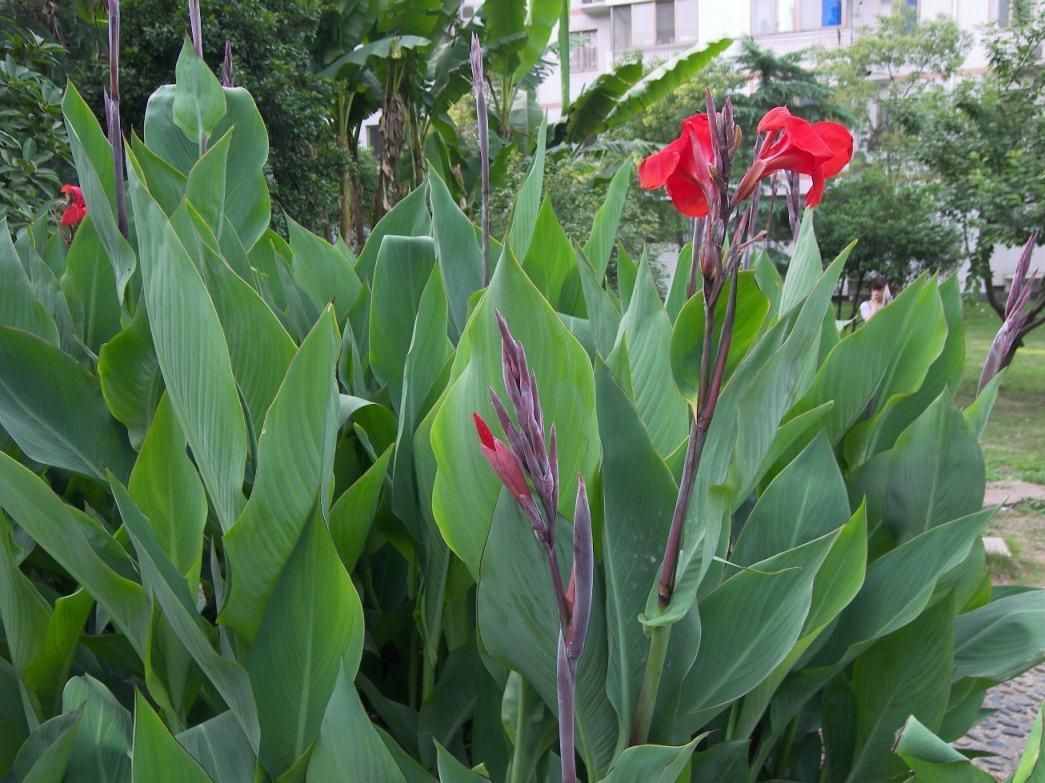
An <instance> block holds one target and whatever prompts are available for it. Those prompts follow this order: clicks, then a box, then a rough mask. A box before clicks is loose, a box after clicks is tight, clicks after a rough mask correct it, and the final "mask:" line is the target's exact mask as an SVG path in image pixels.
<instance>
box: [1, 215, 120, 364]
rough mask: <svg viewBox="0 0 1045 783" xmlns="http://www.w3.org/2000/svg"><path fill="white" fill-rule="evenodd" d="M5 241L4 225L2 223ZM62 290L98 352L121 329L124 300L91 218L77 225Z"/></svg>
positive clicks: (86, 340) (86, 339)
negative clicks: (120, 296)
mask: <svg viewBox="0 0 1045 783" xmlns="http://www.w3.org/2000/svg"><path fill="white" fill-rule="evenodd" d="M2 242H3V228H2V227H0V243H2ZM2 254H3V250H2V248H0V255H2ZM0 263H2V260H0ZM4 277H5V279H6V280H10V279H11V278H10V277H9V276H7V275H5V276H4ZM62 290H63V291H64V292H65V298H66V300H67V301H68V303H69V308H70V310H71V311H72V313H73V316H74V318H75V319H76V321H77V323H78V324H80V326H81V334H82V335H83V342H84V344H85V345H86V346H87V347H88V348H90V349H91V350H92V351H94V352H95V353H97V352H98V351H100V350H101V347H102V345H103V344H104V343H106V342H108V341H109V340H110V339H112V337H113V336H115V335H116V334H117V333H118V332H119V331H120V302H119V300H118V299H117V298H116V278H114V277H113V272H112V266H110V265H109V262H108V261H107V260H106V258H105V250H104V249H103V248H102V244H101V241H100V240H99V238H98V232H97V231H95V229H94V223H93V222H92V221H91V219H90V218H87V219H85V220H84V221H83V222H82V223H81V224H80V226H79V228H77V229H76V236H75V237H74V238H73V243H72V246H71V247H70V248H69V254H68V255H67V256H66V258H65V275H64V276H63V277H62ZM13 325H14V324H13ZM28 331H35V330H32V329H30V330H28ZM37 334H39V332H37ZM41 336H43V335H41Z"/></svg>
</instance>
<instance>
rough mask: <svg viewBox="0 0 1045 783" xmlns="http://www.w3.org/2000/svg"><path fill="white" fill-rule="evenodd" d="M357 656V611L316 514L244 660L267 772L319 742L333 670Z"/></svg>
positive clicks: (348, 670) (352, 668)
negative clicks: (256, 712)
mask: <svg viewBox="0 0 1045 783" xmlns="http://www.w3.org/2000/svg"><path fill="white" fill-rule="evenodd" d="M236 573H238V572H236V571H233V576H234V577H235V575H236ZM232 591H233V592H232V594H231V595H232V596H234V595H235V591H236V585H235V583H234V584H233V586H232ZM362 651H363V607H362V605H361V604H360V602H359V596H358V595H357V594H356V590H355V587H353V585H352V580H351V579H350V578H349V576H348V572H346V571H345V568H344V566H343V565H342V564H341V561H340V560H339V559H338V556H337V551H336V550H335V549H334V542H333V541H332V540H331V538H330V533H329V532H328V531H327V527H326V524H325V523H324V522H323V520H322V519H321V518H320V516H319V515H318V514H316V515H315V516H313V517H312V519H311V521H310V522H309V523H308V524H307V525H306V527H305V529H304V530H303V531H302V532H301V536H300V538H299V540H298V542H297V546H296V547H295V549H294V551H293V552H292V553H291V554H290V557H289V559H288V560H287V562H286V565H285V567H284V568H283V571H282V573H281V574H280V577H279V581H278V582H277V583H276V585H275V589H274V590H273V592H272V597H271V598H270V600H269V601H268V605H267V607H266V609H265V615H264V618H263V621H262V623H261V627H260V628H259V630H258V634H257V638H256V640H255V643H254V646H253V647H252V648H251V649H250V652H249V653H248V654H247V658H246V665H247V671H248V672H249V673H250V678H251V682H252V683H253V684H254V692H255V694H256V698H257V701H258V715H259V718H260V720H261V727H262V735H261V737H262V739H261V752H260V759H261V763H262V764H263V765H264V766H265V768H266V769H268V770H269V771H270V772H271V773H272V774H276V773H278V772H281V771H283V770H285V769H287V768H289V767H290V766H291V765H292V764H293V763H294V762H295V760H297V759H298V758H299V757H300V756H301V755H302V754H303V753H305V752H306V751H308V749H309V748H310V747H311V746H312V744H313V743H314V742H315V741H316V740H317V738H318V737H319V736H320V726H321V724H322V723H323V716H324V714H325V713H326V711H327V705H328V702H329V701H330V700H331V697H332V695H333V693H334V689H335V684H336V682H337V679H338V676H339V672H341V671H342V667H344V669H343V671H344V675H345V677H352V676H354V675H355V672H356V670H357V668H358V667H359V660H360V657H361V655H362Z"/></svg>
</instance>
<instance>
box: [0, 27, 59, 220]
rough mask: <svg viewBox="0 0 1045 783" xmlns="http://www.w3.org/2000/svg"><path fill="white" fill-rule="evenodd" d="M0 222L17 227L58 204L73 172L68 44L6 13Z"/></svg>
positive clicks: (0, 83) (0, 68)
mask: <svg viewBox="0 0 1045 783" xmlns="http://www.w3.org/2000/svg"><path fill="white" fill-rule="evenodd" d="M0 26H2V27H3V28H4V33H3V35H0V107H2V110H0V117H2V118H3V121H2V124H0V221H3V220H5V219H6V220H7V221H8V224H9V225H10V227H11V228H12V229H16V230H17V229H18V228H21V227H22V226H24V225H26V224H27V223H30V222H31V221H32V220H33V218H34V217H35V216H36V215H37V214H38V213H39V211H40V210H41V209H46V208H47V207H48V206H49V205H53V204H54V203H55V201H56V198H57V196H58V188H59V187H60V186H61V184H62V182H63V180H64V179H65V178H68V177H69V176H70V175H71V173H72V162H71V160H70V156H69V140H68V138H67V137H66V133H65V125H64V124H63V122H62V90H61V88H60V87H58V86H57V85H56V84H55V83H54V81H52V78H51V77H52V76H53V75H54V74H55V73H56V71H57V70H58V69H59V67H60V62H61V57H62V54H63V49H62V47H61V46H60V45H58V44H56V43H50V42H48V41H45V40H44V39H43V38H42V37H41V36H39V35H37V34H36V33H34V32H32V31H31V30H28V29H25V28H22V27H20V26H17V25H15V24H14V23H13V20H9V19H5V18H4V17H0Z"/></svg>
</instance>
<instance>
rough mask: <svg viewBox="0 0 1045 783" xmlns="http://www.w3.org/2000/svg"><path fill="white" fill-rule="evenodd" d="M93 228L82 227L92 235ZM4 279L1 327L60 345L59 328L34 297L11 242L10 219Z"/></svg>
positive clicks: (2, 245)
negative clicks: (24, 332) (10, 327)
mask: <svg viewBox="0 0 1045 783" xmlns="http://www.w3.org/2000/svg"><path fill="white" fill-rule="evenodd" d="M89 226H90V219H86V220H85V221H84V223H83V225H81V229H84V228H86V229H87V233H88V235H90V232H91V231H92V229H91V228H90V227H89ZM74 246H75V245H74ZM0 276H2V277H3V280H4V285H3V287H0V326H12V327H14V328H16V329H23V330H25V331H27V332H30V333H31V334H35V335H36V336H37V337H40V338H41V339H43V340H46V341H47V342H49V343H51V344H52V345H58V326H57V325H56V324H55V322H54V318H52V317H51V315H50V314H49V313H48V312H47V309H46V308H45V307H44V306H43V304H41V302H40V301H39V300H38V299H37V298H36V295H35V294H34V293H33V289H32V286H31V284H30V282H29V276H28V274H27V273H26V271H25V267H24V266H23V265H22V262H21V260H20V259H19V258H18V252H17V251H16V250H15V246H14V243H13V242H12V241H11V234H10V232H9V230H8V228H7V220H6V218H5V219H3V220H0Z"/></svg>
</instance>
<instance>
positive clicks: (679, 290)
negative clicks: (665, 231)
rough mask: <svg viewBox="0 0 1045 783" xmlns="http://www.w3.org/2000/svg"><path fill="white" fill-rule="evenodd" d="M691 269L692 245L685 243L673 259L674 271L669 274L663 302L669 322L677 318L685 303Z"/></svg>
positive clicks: (673, 321)
mask: <svg viewBox="0 0 1045 783" xmlns="http://www.w3.org/2000/svg"><path fill="white" fill-rule="evenodd" d="M692 269H693V245H692V244H690V243H687V244H686V245H685V246H684V247H683V248H682V249H681V250H680V251H679V255H678V259H677V260H676V261H675V271H674V273H672V275H671V287H670V288H669V289H668V298H667V300H666V301H665V302H664V309H665V310H667V311H668V317H669V318H671V322H672V323H675V322H676V321H677V320H678V317H679V313H680V312H682V307H683V305H685V304H686V300H687V296H686V292H687V289H688V287H689V275H690V272H691V271H692Z"/></svg>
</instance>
